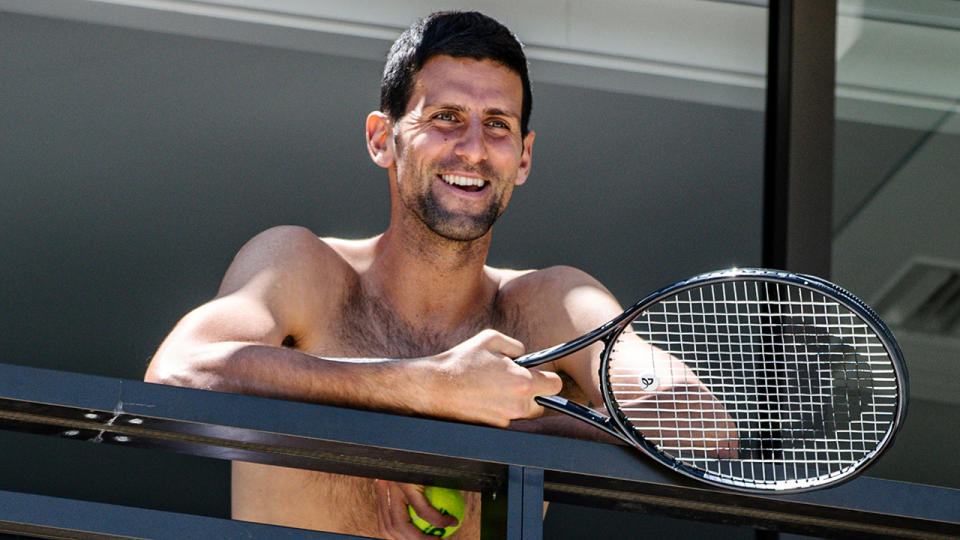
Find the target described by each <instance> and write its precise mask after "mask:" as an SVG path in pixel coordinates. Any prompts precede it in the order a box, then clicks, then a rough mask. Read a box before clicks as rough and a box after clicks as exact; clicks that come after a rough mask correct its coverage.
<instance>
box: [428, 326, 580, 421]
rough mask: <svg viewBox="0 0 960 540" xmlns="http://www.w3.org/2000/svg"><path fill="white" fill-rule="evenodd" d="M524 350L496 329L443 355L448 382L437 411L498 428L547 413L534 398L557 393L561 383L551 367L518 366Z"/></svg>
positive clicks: (441, 355) (440, 396)
mask: <svg viewBox="0 0 960 540" xmlns="http://www.w3.org/2000/svg"><path fill="white" fill-rule="evenodd" d="M523 353H524V347H523V344H522V343H520V342H519V341H517V340H515V339H513V338H511V337H508V336H506V335H504V334H502V333H500V332H497V331H495V330H484V331H482V332H480V333H479V334H477V335H475V336H474V337H472V338H470V339H468V340H467V341H464V342H463V343H461V344H459V345H457V346H455V347H453V348H452V349H450V350H448V351H446V352H443V353H440V354H439V355H438V356H437V357H436V359H437V360H439V361H440V362H441V363H442V364H441V365H442V370H443V373H444V377H445V378H446V381H445V382H446V383H447V384H443V385H442V387H443V388H445V389H446V391H445V392H446V393H445V394H440V395H436V396H434V397H435V399H436V400H437V401H436V402H435V406H436V407H438V409H439V410H436V411H434V413H435V414H436V415H437V416H445V417H448V418H457V419H462V420H468V421H473V422H483V423H485V424H491V425H494V426H498V427H507V426H508V425H509V424H510V421H511V420H515V419H518V418H535V417H538V416H540V415H541V414H543V407H541V406H540V405H537V403H536V402H535V401H534V400H533V398H534V397H535V396H552V395H554V394H558V393H559V392H560V390H561V388H562V387H563V383H562V382H561V381H560V376H559V375H557V374H556V373H553V372H551V371H541V370H539V369H527V368H523V367H520V366H518V365H517V364H516V363H515V362H514V361H513V359H514V358H516V357H518V356H521V355H522V354H523ZM428 390H429V389H428ZM443 409H446V410H443Z"/></svg>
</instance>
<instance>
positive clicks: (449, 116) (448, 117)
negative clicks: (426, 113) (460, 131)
mask: <svg viewBox="0 0 960 540" xmlns="http://www.w3.org/2000/svg"><path fill="white" fill-rule="evenodd" d="M433 117H434V118H436V119H437V120H443V121H444V122H455V121H456V120H457V117H456V116H454V115H453V113H448V112H441V113H437V114H435V115H433Z"/></svg>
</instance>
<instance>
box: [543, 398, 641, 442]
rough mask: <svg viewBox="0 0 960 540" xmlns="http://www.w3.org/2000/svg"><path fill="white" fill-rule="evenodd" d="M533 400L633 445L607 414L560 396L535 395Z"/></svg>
mask: <svg viewBox="0 0 960 540" xmlns="http://www.w3.org/2000/svg"><path fill="white" fill-rule="evenodd" d="M533 400H534V401H536V402H537V403H538V404H540V405H542V406H544V407H546V408H548V409H553V410H555V411H558V412H562V413H563V414H566V415H568V416H572V417H574V418H576V419H577V420H582V421H584V422H586V423H588V424H590V425H591V426H593V427H595V428H597V429H601V430H603V431H606V432H607V433H609V434H610V435H613V436H614V437H616V438H618V439H620V440H621V441H624V442H626V443H627V444H629V445H630V446H634V442H633V441H631V440H630V439H629V438H627V437H626V436H625V435H624V434H623V433H620V431H618V430H617V429H615V428H614V427H613V421H612V420H610V417H609V416H604V415H602V414H600V413H598V412H597V411H594V410H593V409H590V408H587V407H584V406H583V405H581V404H579V403H577V402H575V401H570V400H569V399H567V398H562V397H560V396H537V397H535V398H533Z"/></svg>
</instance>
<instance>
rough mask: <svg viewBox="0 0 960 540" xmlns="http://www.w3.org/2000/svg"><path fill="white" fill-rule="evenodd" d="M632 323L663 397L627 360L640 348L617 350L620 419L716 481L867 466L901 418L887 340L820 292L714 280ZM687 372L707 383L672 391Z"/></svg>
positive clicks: (612, 370)
mask: <svg viewBox="0 0 960 540" xmlns="http://www.w3.org/2000/svg"><path fill="white" fill-rule="evenodd" d="M632 326H633V332H632V333H624V334H623V335H622V336H621V338H620V340H621V341H624V340H627V341H629V340H634V337H633V336H638V337H641V338H642V339H643V340H644V342H645V343H646V344H649V345H652V347H645V348H644V347H639V350H641V351H642V354H643V355H645V358H643V359H642V360H641V361H640V362H639V363H640V364H641V365H644V366H648V367H647V368H645V369H653V370H654V374H653V375H654V377H655V379H658V380H659V382H660V385H659V386H660V390H655V391H652V392H650V391H647V390H648V385H647V384H645V383H643V382H640V381H639V380H638V373H637V369H638V368H637V367H636V366H637V362H636V358H634V359H631V360H623V359H621V358H620V357H621V355H623V354H625V351H629V350H631V349H633V350H636V349H638V345H637V343H636V342H630V343H618V344H617V346H616V347H615V348H614V350H613V352H612V353H611V358H610V361H609V362H608V371H607V373H606V377H608V380H609V386H610V388H611V390H612V393H613V399H614V401H615V408H617V409H618V411H617V412H616V414H618V415H619V416H620V417H621V418H622V419H623V420H624V421H625V422H627V423H629V424H631V425H632V426H633V427H634V428H635V429H636V430H637V431H638V432H640V433H641V434H642V435H643V436H644V437H645V438H646V439H647V440H648V441H649V442H651V443H652V444H654V445H657V448H658V450H659V451H661V452H664V453H667V454H669V455H671V456H672V457H674V458H675V459H676V460H678V461H680V462H682V463H685V464H687V465H688V466H691V467H693V468H695V469H699V470H702V471H703V472H704V473H706V474H710V475H716V476H718V477H725V478H728V479H730V480H734V481H740V482H744V483H747V484H767V483H774V482H778V483H782V482H785V481H786V482H789V481H791V479H797V480H798V481H801V479H808V478H829V477H833V476H836V475H838V474H843V471H844V470H845V469H847V468H849V467H853V466H856V465H857V464H858V463H859V462H861V461H863V460H864V459H865V457H866V456H867V454H868V453H869V452H870V451H871V449H873V448H876V446H877V443H878V441H880V440H882V438H883V437H885V436H886V434H887V433H888V431H889V429H890V426H891V424H892V422H893V419H894V416H895V412H896V403H897V386H896V384H897V383H896V377H895V373H894V369H893V367H892V365H891V364H890V361H889V359H888V355H887V353H886V351H885V349H884V346H883V344H882V343H881V342H880V341H879V340H878V339H877V337H876V336H875V335H874V333H873V332H872V330H871V329H870V328H869V327H868V326H867V325H866V324H865V323H864V322H863V321H861V320H860V318H859V317H858V316H857V315H856V314H854V313H853V312H851V311H850V310H849V309H847V308H846V307H844V306H841V305H840V304H838V303H837V302H835V301H833V300H832V299H830V298H828V297H826V296H824V295H822V294H820V293H819V292H815V291H812V290H808V289H802V288H800V287H796V286H791V285H786V284H782V283H770V282H763V283H759V282H756V281H754V282H748V281H739V282H730V283H723V282H721V283H713V284H710V285H706V286H699V287H696V288H693V289H688V290H686V291H684V292H683V293H680V294H678V295H675V296H674V297H672V298H668V299H666V300H664V301H661V302H659V303H657V304H655V305H654V306H653V307H652V308H651V309H648V310H647V311H645V312H644V313H643V314H641V316H639V317H637V318H636V319H635V320H634V321H633V323H632ZM634 341H635V340H634ZM670 358H673V359H676V361H672V360H668V359H670ZM687 369H689V372H690V373H692V374H693V375H694V376H695V377H696V379H695V380H698V381H699V383H700V384H699V385H694V384H692V383H690V381H689V380H686V382H683V383H682V384H680V385H679V386H678V387H677V388H671V385H673V383H674V382H675V381H685V374H686V370H687ZM641 371H642V369H641ZM648 380H649V377H648ZM705 411H706V412H705Z"/></svg>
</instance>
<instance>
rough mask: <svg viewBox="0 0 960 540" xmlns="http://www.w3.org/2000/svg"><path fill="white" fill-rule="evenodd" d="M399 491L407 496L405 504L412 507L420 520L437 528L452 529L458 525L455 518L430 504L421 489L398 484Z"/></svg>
mask: <svg viewBox="0 0 960 540" xmlns="http://www.w3.org/2000/svg"><path fill="white" fill-rule="evenodd" d="M399 486H400V489H401V490H403V492H404V494H405V495H406V496H407V504H409V505H410V506H412V507H413V510H414V512H416V513H417V515H418V516H420V519H423V520H426V521H427V522H428V523H430V524H431V525H433V526H434V527H438V528H446V527H453V526H454V525H457V524H458V523H460V521H459V520H457V518H455V517H454V516H451V515H450V514H443V513H441V512H440V511H439V510H437V509H436V508H434V507H433V505H432V504H430V501H428V500H427V498H426V497H425V496H424V495H423V487H422V486H417V485H414V484H400V485H399Z"/></svg>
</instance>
